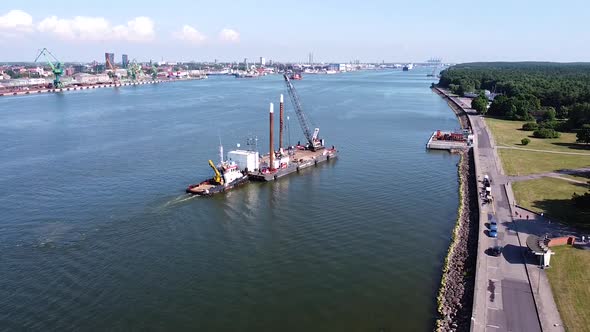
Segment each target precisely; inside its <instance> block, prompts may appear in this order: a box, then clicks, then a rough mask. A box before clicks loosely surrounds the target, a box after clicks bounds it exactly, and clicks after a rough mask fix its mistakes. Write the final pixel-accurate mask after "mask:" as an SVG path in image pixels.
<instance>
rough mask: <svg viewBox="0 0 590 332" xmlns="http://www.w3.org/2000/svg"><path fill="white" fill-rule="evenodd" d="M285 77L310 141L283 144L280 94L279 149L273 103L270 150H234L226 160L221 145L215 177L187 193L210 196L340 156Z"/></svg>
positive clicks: (190, 188) (196, 185)
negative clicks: (312, 125) (264, 152)
mask: <svg viewBox="0 0 590 332" xmlns="http://www.w3.org/2000/svg"><path fill="white" fill-rule="evenodd" d="M283 77H284V79H285V83H286V84H287V90H288V92H289V96H290V97H291V102H292V104H293V107H294V109H295V113H296V114H297V118H298V120H299V124H300V126H301V129H302V130H303V134H304V135H305V138H306V139H307V143H306V144H305V145H302V144H301V142H298V143H297V145H295V146H285V147H284V144H283V131H284V129H285V126H284V110H285V108H284V102H283V95H281V97H280V118H279V120H280V121H279V146H278V149H275V146H274V139H275V138H274V106H273V103H270V119H269V120H270V135H269V136H270V137H269V147H270V149H269V153H268V154H267V155H264V156H262V157H261V156H260V155H259V153H258V152H257V151H251V150H247V151H246V150H233V151H230V152H229V153H228V154H227V159H226V161H224V158H223V146H221V145H220V146H219V155H220V163H219V164H218V165H215V164H214V163H213V161H211V160H209V166H211V168H212V169H213V171H214V173H215V176H214V177H213V178H210V179H208V180H205V181H203V182H201V183H198V184H193V185H189V186H188V188H187V189H186V192H187V193H188V194H191V195H199V196H211V195H215V194H218V193H222V192H226V191H228V190H231V189H233V188H235V187H237V186H240V185H243V184H246V183H247V182H249V181H250V180H252V181H274V180H277V179H279V178H281V177H283V176H286V175H288V174H291V173H295V172H299V171H300V170H302V169H305V168H308V167H311V166H317V165H318V164H321V163H324V162H328V161H330V160H333V159H336V158H337V157H338V151H337V150H336V148H335V147H334V146H332V147H330V148H327V147H326V146H325V141H324V139H322V138H320V137H319V132H320V129H319V128H314V130H313V132H312V131H311V129H310V126H309V120H308V119H307V117H306V115H305V113H304V112H303V110H302V107H301V103H300V101H299V96H298V95H297V92H296V91H295V87H294V86H293V84H292V83H291V80H290V79H289V76H287V74H285V75H283ZM238 148H239V144H238Z"/></svg>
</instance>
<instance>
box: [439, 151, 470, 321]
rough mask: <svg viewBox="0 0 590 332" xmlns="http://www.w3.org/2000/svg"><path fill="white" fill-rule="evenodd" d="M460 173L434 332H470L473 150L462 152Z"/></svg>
mask: <svg viewBox="0 0 590 332" xmlns="http://www.w3.org/2000/svg"><path fill="white" fill-rule="evenodd" d="M458 172H459V183H460V185H459V200H460V202H459V210H458V213H457V223H456V225H455V228H454V229H453V234H452V239H451V244H450V246H449V251H448V254H447V257H446V259H445V264H444V266H443V275H442V279H441V285H440V289H439V294H438V298H437V302H438V319H437V321H436V331H469V328H470V324H471V310H472V306H473V290H474V285H475V263H476V258H477V235H478V228H479V220H478V218H479V206H478V203H477V180H476V176H475V165H474V162H473V150H472V149H470V150H469V151H464V152H461V160H460V162H459V165H458Z"/></svg>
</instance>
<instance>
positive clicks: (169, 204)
mask: <svg viewBox="0 0 590 332" xmlns="http://www.w3.org/2000/svg"><path fill="white" fill-rule="evenodd" d="M197 197H199V196H198V195H189V194H183V195H180V196H177V197H175V198H173V199H171V200H169V201H168V202H166V203H164V204H163V205H162V206H161V209H166V208H169V207H174V206H176V205H178V204H182V203H184V202H187V201H189V200H191V199H194V198H197Z"/></svg>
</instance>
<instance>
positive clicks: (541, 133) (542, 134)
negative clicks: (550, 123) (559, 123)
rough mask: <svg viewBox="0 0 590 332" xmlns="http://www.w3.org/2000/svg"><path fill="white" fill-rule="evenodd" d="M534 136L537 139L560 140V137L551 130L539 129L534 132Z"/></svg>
mask: <svg viewBox="0 0 590 332" xmlns="http://www.w3.org/2000/svg"><path fill="white" fill-rule="evenodd" d="M533 136H534V137H536V138H558V137H559V136H560V135H559V133H558V132H556V131H555V130H553V129H550V128H539V129H537V130H535V131H533Z"/></svg>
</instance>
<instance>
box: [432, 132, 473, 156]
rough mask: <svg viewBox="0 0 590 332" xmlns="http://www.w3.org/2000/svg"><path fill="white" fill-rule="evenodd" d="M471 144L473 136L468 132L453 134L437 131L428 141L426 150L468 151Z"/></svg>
mask: <svg viewBox="0 0 590 332" xmlns="http://www.w3.org/2000/svg"><path fill="white" fill-rule="evenodd" d="M471 142H473V135H471V134H470V133H468V132H464V133H453V132H443V131H440V130H437V131H435V132H433V133H432V135H431V136H430V139H428V142H427V143H426V148H427V149H429V150H448V151H450V152H458V151H461V150H466V149H468V148H469V147H470V146H471Z"/></svg>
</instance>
